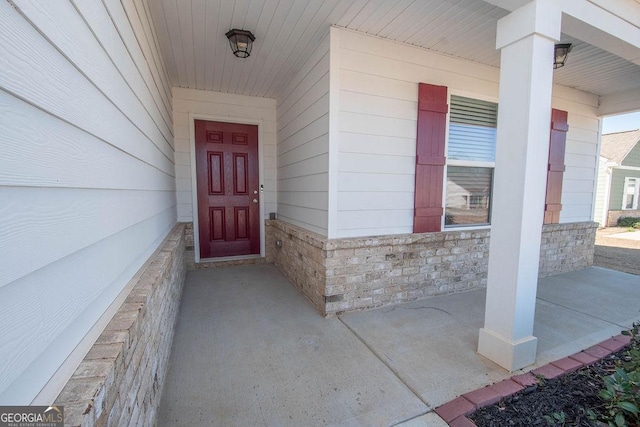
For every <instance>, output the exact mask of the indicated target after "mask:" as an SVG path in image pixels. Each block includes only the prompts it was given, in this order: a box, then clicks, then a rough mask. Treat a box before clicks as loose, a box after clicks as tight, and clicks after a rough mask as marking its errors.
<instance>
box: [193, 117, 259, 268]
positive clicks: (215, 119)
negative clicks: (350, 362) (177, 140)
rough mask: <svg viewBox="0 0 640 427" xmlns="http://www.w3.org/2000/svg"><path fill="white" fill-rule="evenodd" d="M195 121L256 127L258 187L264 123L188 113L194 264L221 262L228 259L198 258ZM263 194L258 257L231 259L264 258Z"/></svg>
mask: <svg viewBox="0 0 640 427" xmlns="http://www.w3.org/2000/svg"><path fill="white" fill-rule="evenodd" d="M196 120H208V121H213V122H224V123H237V124H242V125H255V126H258V180H259V185H264V161H263V159H264V157H263V156H264V146H263V138H262V133H263V130H264V121H263V120H260V119H247V118H240V117H230V116H215V115H210V114H199V113H189V154H190V157H191V159H190V160H191V202H192V204H193V213H192V216H193V248H194V251H195V262H196V263H199V262H208V261H222V260H225V259H227V258H230V257H222V258H200V236H199V231H200V229H199V227H198V197H197V194H198V188H197V185H198V182H197V176H196V135H195V126H196V124H195V121H196ZM264 194H266V192H263V193H261V194H260V198H259V203H258V205H259V208H260V221H259V222H260V255H259V256H258V255H240V256H234V257H231V258H234V259H248V258H258V257H264V256H265V226H264Z"/></svg>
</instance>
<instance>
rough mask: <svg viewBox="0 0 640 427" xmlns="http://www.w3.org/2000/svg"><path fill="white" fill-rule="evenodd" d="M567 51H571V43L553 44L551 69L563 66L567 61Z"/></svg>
mask: <svg viewBox="0 0 640 427" xmlns="http://www.w3.org/2000/svg"><path fill="white" fill-rule="evenodd" d="M569 52H571V43H561V44H557V45H555V48H554V49H553V53H554V58H553V69H554V70H555V69H556V68H561V67H564V64H565V62H567V56H569Z"/></svg>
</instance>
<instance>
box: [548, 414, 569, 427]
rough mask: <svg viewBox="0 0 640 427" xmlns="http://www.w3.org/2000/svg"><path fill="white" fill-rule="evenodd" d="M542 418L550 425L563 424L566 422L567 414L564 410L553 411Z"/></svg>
mask: <svg viewBox="0 0 640 427" xmlns="http://www.w3.org/2000/svg"><path fill="white" fill-rule="evenodd" d="M544 419H545V420H546V421H547V423H548V424H549V425H550V426H563V425H565V423H566V422H567V414H565V413H564V411H560V412H554V413H553V414H551V415H545V416H544Z"/></svg>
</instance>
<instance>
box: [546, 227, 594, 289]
mask: <svg viewBox="0 0 640 427" xmlns="http://www.w3.org/2000/svg"><path fill="white" fill-rule="evenodd" d="M597 229H598V223H597V222H574V223H570V224H547V225H544V226H543V227H542V242H541V244H540V266H539V272H538V276H539V277H547V276H553V275H555V274H561V273H568V272H569V271H575V270H579V269H581V268H585V267H590V266H592V265H593V251H594V244H595V240H596V230H597Z"/></svg>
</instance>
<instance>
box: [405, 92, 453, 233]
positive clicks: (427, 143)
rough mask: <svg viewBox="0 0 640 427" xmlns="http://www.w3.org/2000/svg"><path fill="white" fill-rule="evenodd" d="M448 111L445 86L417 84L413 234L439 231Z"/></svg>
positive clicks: (441, 212)
mask: <svg viewBox="0 0 640 427" xmlns="http://www.w3.org/2000/svg"><path fill="white" fill-rule="evenodd" d="M448 111H449V106H448V105H447V87H446V86H434V85H429V84H425V83H420V84H419V85H418V136H417V140H416V191H415V205H414V206H415V211H414V217H413V232H414V233H425V232H430V231H440V229H441V224H442V214H443V209H442V191H443V177H444V165H445V155H444V140H445V130H446V126H447V112H448Z"/></svg>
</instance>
